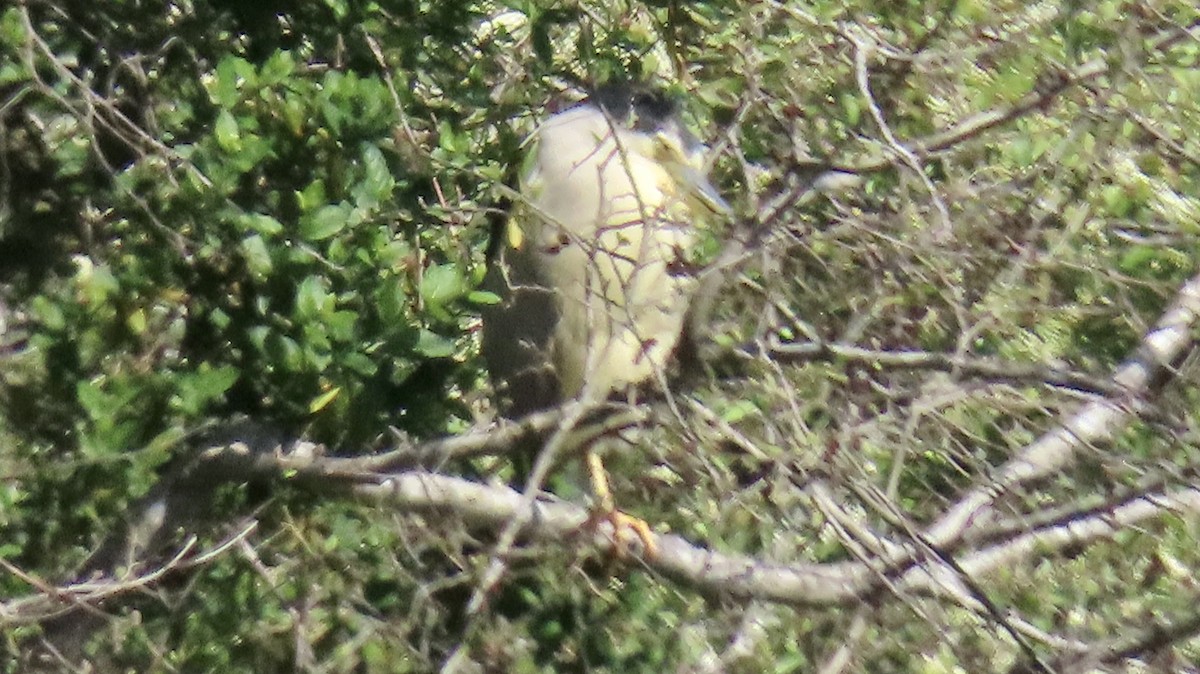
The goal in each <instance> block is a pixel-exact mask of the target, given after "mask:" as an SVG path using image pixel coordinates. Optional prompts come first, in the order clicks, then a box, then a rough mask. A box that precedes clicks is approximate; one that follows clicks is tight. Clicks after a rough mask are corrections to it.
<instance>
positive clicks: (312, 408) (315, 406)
mask: <svg viewBox="0 0 1200 674" xmlns="http://www.w3.org/2000/svg"><path fill="white" fill-rule="evenodd" d="M341 392H342V387H341V386H335V387H333V388H331V389H329V390H328V391H326V392H324V393H322V394H321V395H319V396H317V397H316V398H313V399H312V400H311V401H309V403H308V413H309V414H316V413H317V412H320V411H321V410H323V409H325V408H326V407H327V406H328V405H329V403H331V402H333V401H334V399H335V398H337V397H338V395H340V394H341Z"/></svg>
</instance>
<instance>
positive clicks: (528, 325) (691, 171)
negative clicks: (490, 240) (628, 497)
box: [483, 85, 729, 509]
mask: <svg viewBox="0 0 1200 674" xmlns="http://www.w3.org/2000/svg"><path fill="white" fill-rule="evenodd" d="M532 140H533V145H532V148H531V150H530V152H531V154H530V157H529V161H528V162H527V169H526V173H525V175H524V177H523V179H522V185H521V195H522V199H521V201H520V203H518V204H517V205H516V206H515V208H514V209H513V214H512V216H511V217H510V219H509V221H508V223H507V224H506V226H505V231H504V232H503V241H502V242H500V243H499V245H498V252H497V254H496V255H495V259H494V260H493V261H492V267H491V270H490V271H489V279H488V283H487V285H488V287H490V288H492V289H493V290H494V291H495V292H497V294H498V295H499V296H500V298H501V301H500V302H499V303H498V304H496V305H494V306H493V307H491V308H490V310H488V311H487V312H486V313H485V314H484V341H483V349H484V356H485V359H486V360H487V362H488V368H489V370H490V373H491V375H492V379H493V382H494V383H495V387H496V390H497V394H498V395H499V397H500V399H501V404H500V407H501V410H502V411H503V412H504V413H505V414H506V415H508V416H511V417H519V416H522V415H524V414H528V413H530V412H533V411H537V410H539V409H543V408H546V407H550V406H552V405H555V404H557V403H559V402H562V401H564V400H567V399H572V398H582V399H586V400H591V401H602V400H604V399H606V398H608V397H609V396H610V395H611V394H612V393H614V392H619V391H621V390H623V389H626V388H628V387H630V386H634V385H638V384H642V383H644V382H647V381H654V380H658V381H662V373H663V372H664V369H665V368H666V366H667V364H668V361H669V359H670V356H671V354H672V352H673V351H674V349H675V347H676V345H677V344H678V342H679V337H680V333H681V331H682V329H683V323H684V317H685V314H686V313H687V309H688V302H689V299H690V297H691V295H692V293H693V292H694V290H695V288H696V285H697V281H696V278H695V274H694V271H695V269H694V263H693V260H692V258H693V254H694V248H695V245H696V226H697V224H699V223H700V222H702V221H703V220H704V219H705V218H709V217H712V216H713V215H715V214H722V213H727V212H728V211H729V205H728V204H727V203H726V202H725V200H724V199H722V198H721V196H720V195H719V194H718V193H717V191H716V190H715V189H714V188H713V186H712V185H711V184H710V183H709V181H708V180H707V178H706V177H705V175H704V166H705V164H704V151H705V148H704V147H703V146H702V145H701V144H700V143H699V142H698V141H697V140H696V139H695V137H694V136H692V135H691V134H690V133H689V132H688V131H687V129H686V128H685V127H684V126H683V124H682V122H681V121H680V119H679V116H678V110H677V107H676V104H675V102H674V101H673V100H672V99H670V98H668V97H666V96H663V95H660V94H657V93H654V92H651V91H649V90H647V89H643V88H638V87H632V86H624V85H617V86H608V87H604V88H601V89H600V90H598V91H597V92H596V93H595V94H594V95H593V96H592V97H591V98H590V99H588V100H586V101H584V102H583V103H580V104H578V105H576V106H574V107H572V108H570V109H568V110H565V111H563V112H561V113H558V114H556V115H553V116H551V117H550V118H549V119H547V120H546V121H545V122H544V123H542V125H541V126H540V127H539V128H538V129H537V131H536V133H535V135H534V137H533V139H532ZM588 463H589V467H590V468H591V469H592V482H593V490H594V491H595V492H596V496H597V498H598V499H600V500H601V502H602V503H604V504H605V506H607V507H609V508H610V509H611V497H609V496H608V495H607V494H608V491H607V482H606V481H605V480H604V475H603V469H602V467H601V466H600V462H599V459H598V457H596V456H595V454H594V453H589V456H588ZM606 501H607V502H606Z"/></svg>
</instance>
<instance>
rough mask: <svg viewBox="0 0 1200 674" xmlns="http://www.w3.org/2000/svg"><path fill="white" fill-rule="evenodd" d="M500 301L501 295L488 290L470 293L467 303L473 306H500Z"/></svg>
mask: <svg viewBox="0 0 1200 674" xmlns="http://www.w3.org/2000/svg"><path fill="white" fill-rule="evenodd" d="M500 299H501V298H500V296H499V295H497V294H496V293H494V292H490V291H487V290H472V291H471V292H470V293H467V301H468V302H470V303H472V304H482V305H484V306H490V305H493V304H500Z"/></svg>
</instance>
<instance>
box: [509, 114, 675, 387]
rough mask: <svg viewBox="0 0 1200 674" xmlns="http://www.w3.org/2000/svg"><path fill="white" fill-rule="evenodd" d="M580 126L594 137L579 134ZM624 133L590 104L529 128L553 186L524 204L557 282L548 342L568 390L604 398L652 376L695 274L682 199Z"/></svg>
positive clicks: (539, 256) (538, 252) (537, 255)
mask: <svg viewBox="0 0 1200 674" xmlns="http://www.w3.org/2000/svg"><path fill="white" fill-rule="evenodd" d="M578 125H586V128H588V129H589V130H590V132H591V133H592V135H593V137H594V138H595V139H596V142H595V144H594V146H590V147H589V146H588V145H587V144H584V145H583V146H581V144H580V143H578V140H577V139H578V135H577V134H578V133H579V131H580V129H579V126H578ZM568 127H571V128H570V129H569V130H568ZM568 133H569V134H570V137H567V135H568ZM625 133H626V132H624V131H623V130H619V129H617V128H616V127H615V126H614V125H613V124H611V123H610V120H609V118H608V117H607V116H605V115H604V114H603V113H602V112H600V111H599V110H598V109H596V108H593V107H590V106H581V107H579V108H576V109H573V110H570V111H567V112H564V113H561V114H559V115H556V116H555V117H552V118H551V119H549V120H547V121H546V123H545V124H543V125H542V127H541V129H539V131H538V149H537V150H536V151H537V152H538V153H539V156H538V165H539V167H540V168H539V172H540V173H541V175H542V177H543V180H547V181H551V180H552V181H553V182H554V184H555V186H556V188H555V189H553V190H544V191H542V193H541V194H540V195H538V197H537V198H536V199H535V200H534V202H533V203H532V204H531V206H532V207H533V208H532V209H531V210H532V211H533V213H534V214H536V215H534V217H532V218H531V220H533V222H531V223H530V224H531V225H532V227H530V231H529V235H530V237H529V238H530V244H532V245H533V246H534V248H533V250H534V259H535V263H536V265H537V266H538V267H539V272H540V274H541V275H542V277H543V278H545V279H547V280H550V281H551V282H552V284H553V287H554V288H555V290H556V291H557V293H558V299H559V310H560V316H559V320H558V324H557V326H556V329H555V334H554V338H553V347H552V353H553V359H554V365H555V368H556V370H557V371H558V376H559V380H560V383H561V387H562V393H563V395H565V396H568V397H572V396H577V395H580V394H582V395H584V396H586V397H589V398H593V399H601V398H604V397H607V396H608V394H609V393H610V392H612V391H614V390H618V389H621V388H623V387H625V386H628V385H631V384H636V383H640V382H642V381H645V380H647V379H650V378H652V377H655V376H657V375H658V373H660V372H661V371H662V368H663V367H664V365H665V363H666V362H667V359H668V357H669V356H670V354H671V352H672V350H673V349H674V348H675V345H676V343H677V342H678V340H679V334H680V332H681V330H682V327H683V321H684V315H685V313H686V312H687V306H688V299H689V296H690V295H691V293H692V291H693V290H694V287H695V283H696V282H695V279H694V278H693V277H692V276H691V275H690V274H688V273H687V272H686V268H687V262H688V256H689V254H690V252H691V249H692V247H693V245H694V241H695V234H694V228H693V224H692V222H691V221H690V218H689V212H688V207H687V203H686V200H685V198H684V197H683V196H682V195H680V194H678V192H677V190H676V189H675V182H674V180H673V179H672V177H671V176H670V174H669V173H667V171H665V170H664V169H663V168H662V167H661V166H660V165H659V164H658V163H657V162H655V161H654V160H653V159H651V158H648V157H646V156H643V155H642V154H640V153H638V152H635V151H634V149H633V148H632V147H630V144H629V143H626V142H625V138H626V135H625ZM635 185H637V186H638V188H636V189H635V187H634V186H635Z"/></svg>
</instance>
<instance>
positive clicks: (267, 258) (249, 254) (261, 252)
mask: <svg viewBox="0 0 1200 674" xmlns="http://www.w3.org/2000/svg"><path fill="white" fill-rule="evenodd" d="M242 257H243V258H244V259H245V260H246V266H247V267H249V269H250V272H251V273H252V274H255V275H257V276H260V277H264V276H266V275H268V274H270V273H271V268H272V266H273V265H272V263H271V253H270V251H268V250H267V244H266V242H265V241H263V238H262V237H261V236H259V235H257V234H254V235H252V236H248V237H246V238H245V239H243V240H242Z"/></svg>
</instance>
